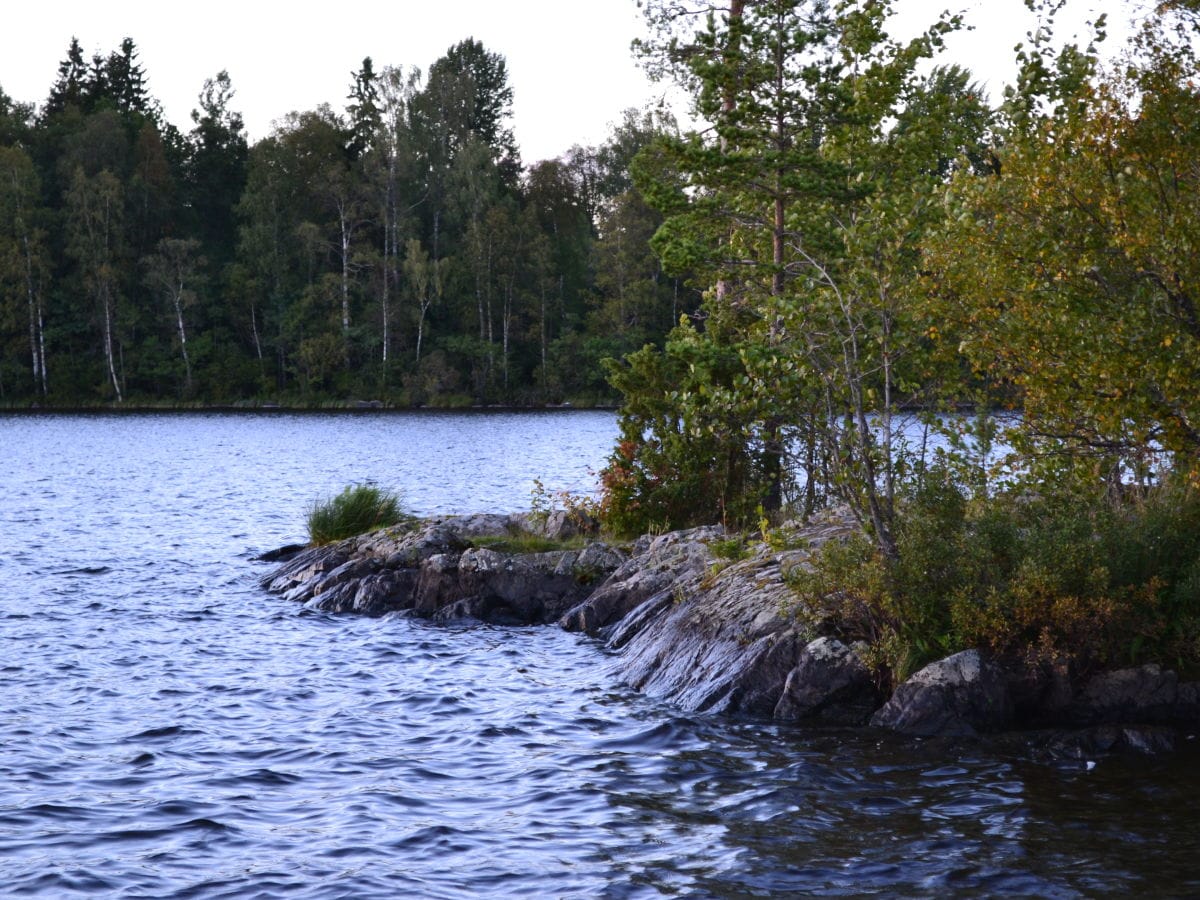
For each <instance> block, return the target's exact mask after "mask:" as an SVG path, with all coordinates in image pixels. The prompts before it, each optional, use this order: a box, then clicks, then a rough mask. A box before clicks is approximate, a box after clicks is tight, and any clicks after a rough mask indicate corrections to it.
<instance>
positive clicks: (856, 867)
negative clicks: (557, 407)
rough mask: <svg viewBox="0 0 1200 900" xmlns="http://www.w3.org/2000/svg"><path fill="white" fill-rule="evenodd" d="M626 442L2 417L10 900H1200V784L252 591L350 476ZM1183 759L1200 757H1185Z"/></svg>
mask: <svg viewBox="0 0 1200 900" xmlns="http://www.w3.org/2000/svg"><path fill="white" fill-rule="evenodd" d="M614 434H615V422H614V418H613V416H612V415H611V414H610V413H585V412H575V413H521V414H501V413H495V414H403V415H402V414H362V415H354V416H332V415H331V416H316V415H290V414H277V415H269V416H251V415H220V414H196V415H136V416H120V417H117V416H69V415H50V416H36V417H21V416H0V896H5V897H7V896H14V897H17V896H43V897H64V896H117V897H304V898H309V897H321V898H335V897H337V898H343V897H507V896H511V897H535V898H540V897H611V898H624V897H659V896H684V897H781V896H807V895H818V896H823V895H850V896H861V895H871V894H875V895H880V896H896V895H900V896H929V897H934V896H937V897H940V896H1012V895H1026V896H1036V897H1089V896H1098V895H1112V896H1156V897H1158V896H1196V895H1200V855H1198V853H1200V810H1198V808H1197V800H1196V798H1197V795H1198V792H1200V766H1197V763H1198V762H1200V755H1198V754H1197V753H1196V752H1195V748H1194V746H1193V745H1191V744H1189V745H1187V746H1186V747H1185V750H1184V751H1183V752H1181V753H1180V754H1177V755H1175V756H1173V757H1170V758H1167V759H1162V760H1139V759H1108V760H1101V761H1100V762H1099V763H1098V764H1097V765H1095V766H1094V767H1092V768H1088V767H1086V766H1084V765H1077V764H1069V765H1068V764H1060V765H1055V764H1046V763H1041V762H1035V761H1033V760H1031V759H1029V758H1028V757H1027V755H1025V754H1022V753H1021V752H1020V750H1019V748H1009V749H998V748H996V747H994V746H993V747H980V746H955V747H945V746H933V745H928V744H912V743H905V742H902V741H899V740H897V739H893V738H889V737H884V736H881V735H875V734H859V733H849V732H828V731H825V732H819V731H818V732H814V731H810V730H804V729H795V728H785V727H779V726H775V725H772V724H770V723H762V722H746V721H730V720H723V719H716V718H711V719H705V718H694V717H688V716H685V715H681V714H679V713H678V712H677V711H673V710H672V709H670V708H666V707H664V706H662V705H661V704H657V703H656V702H654V701H653V700H650V699H647V698H644V697H641V696H639V695H636V694H633V693H631V692H629V691H627V690H625V689H624V688H622V687H620V686H619V685H618V684H617V683H616V682H615V681H614V679H613V677H612V674H611V672H610V670H609V662H608V658H607V657H606V655H605V653H604V652H603V651H602V650H601V649H600V648H599V647H597V646H596V645H595V644H593V643H591V642H589V641H588V640H586V639H584V638H581V637H579V636H576V635H569V634H565V633H563V632H561V631H559V630H557V629H554V628H535V629H505V628H496V627H485V626H480V627H473V628H470V627H461V628H438V627H432V626H429V625H426V624H424V623H421V622H414V621H410V620H407V619H404V618H396V617H390V618H384V619H374V620H371V619H361V618H353V617H334V616H327V615H323V614H314V613H310V612H306V611H304V610H303V609H301V608H300V607H298V606H295V605H292V604H289V603H287V602H285V601H283V600H281V599H280V598H278V597H274V596H268V595H266V594H264V593H263V592H262V591H260V590H259V589H258V588H257V587H256V584H255V580H256V578H257V577H258V576H259V575H261V574H262V573H263V572H264V571H265V570H264V568H263V567H262V565H261V564H257V563H254V562H252V561H251V557H252V556H254V555H255V554H256V553H258V552H261V551H263V550H266V549H269V548H271V547H273V546H276V545H279V544H283V543H287V542H289V541H293V540H298V539H301V538H302V536H303V513H304V507H305V505H306V503H308V502H309V501H310V500H311V499H313V498H314V497H316V496H318V495H321V494H329V493H332V492H334V491H336V490H338V489H339V488H340V487H341V486H343V485H344V484H346V483H348V482H350V481H354V480H364V479H373V480H375V481H377V482H379V483H381V484H384V485H387V486H394V487H401V486H402V487H405V488H406V493H407V499H408V502H409V505H410V506H411V507H413V508H414V510H415V511H417V512H421V513H430V512H435V511H446V512H448V511H473V510H478V509H500V510H516V509H521V508H528V505H529V492H530V487H531V483H532V479H533V478H534V477H541V478H542V479H543V481H544V482H545V484H546V487H547V488H548V489H551V490H553V489H557V488H575V489H580V488H583V487H586V486H587V485H589V484H590V477H589V475H588V469H589V467H592V468H596V467H598V466H599V465H601V464H602V462H603V459H604V456H605V455H606V453H607V450H608V447H609V445H610V443H611V441H612V439H613V436H614ZM1193 743H1194V742H1193Z"/></svg>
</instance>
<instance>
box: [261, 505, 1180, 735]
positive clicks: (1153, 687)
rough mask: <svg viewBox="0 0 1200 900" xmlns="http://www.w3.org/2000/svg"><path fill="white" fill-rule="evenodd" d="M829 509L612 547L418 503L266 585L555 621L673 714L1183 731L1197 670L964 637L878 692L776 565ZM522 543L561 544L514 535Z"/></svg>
mask: <svg viewBox="0 0 1200 900" xmlns="http://www.w3.org/2000/svg"><path fill="white" fill-rule="evenodd" d="M853 528H854V526H853V524H852V523H851V521H850V520H849V519H848V518H847V517H845V516H839V515H837V514H836V513H831V514H829V515H827V516H826V517H825V518H823V519H818V520H816V521H813V522H810V523H807V524H805V525H804V526H803V527H802V528H798V529H796V530H795V531H794V532H793V533H791V534H790V535H789V539H788V541H787V546H788V547H789V548H799V549H783V550H776V549H773V548H772V547H770V546H768V545H767V544H765V543H758V544H754V545H751V546H750V547H748V548H747V555H746V556H745V558H743V559H738V560H730V559H726V558H723V557H722V556H721V555H720V554H719V553H718V550H719V549H722V548H721V542H722V541H723V540H724V539H725V537H726V536H725V534H724V532H723V530H722V529H721V528H720V527H719V526H709V527H704V528H695V529H690V530H687V531H677V532H670V533H667V534H663V535H658V536H650V535H647V536H643V537H641V538H639V539H638V540H637V541H635V542H634V543H633V544H632V545H631V546H627V547H617V546H613V545H610V544H607V543H605V542H602V541H599V540H588V539H586V538H585V537H584V536H583V535H580V534H579V532H578V529H577V528H576V527H575V525H574V523H573V522H572V520H571V519H570V518H569V517H567V516H566V515H564V514H562V513H556V514H552V515H551V516H550V517H548V518H542V519H538V518H535V517H533V516H531V515H529V514H523V515H497V514H481V515H472V516H450V517H435V518H430V519H425V520H421V521H418V522H415V523H410V524H409V525H406V526H403V527H396V528H391V529H385V530H383V531H378V532H373V533H371V534H366V535H361V536H359V537H356V538H351V539H348V540H346V541H342V542H340V543H336V544H329V545H326V546H323V547H313V548H298V547H294V548H283V549H281V550H280V551H276V553H274V554H269V555H268V556H267V557H264V559H268V560H270V561H280V560H282V564H281V565H280V566H279V567H278V568H277V569H276V570H274V571H273V572H271V573H270V574H269V575H267V576H266V577H265V578H263V579H262V585H263V587H265V588H266V589H267V590H270V591H272V592H275V593H279V594H282V595H283V596H284V597H286V598H288V599H290V600H294V601H296V602H301V603H304V604H306V605H307V606H308V607H310V608H312V609H316V610H323V611H327V612H337V613H342V612H353V613H359V614H364V615H372V616H378V615H383V614H386V613H393V612H403V613H406V614H409V615H413V616H417V617H421V618H425V619H429V620H432V621H435V622H452V621H456V620H478V621H483V622H490V623H495V624H503V625H535V624H553V623H557V624H558V625H560V626H561V627H563V628H566V629H568V630H571V631H580V632H585V633H587V634H589V635H591V636H593V637H595V638H597V639H598V640H600V641H602V642H603V643H604V644H605V645H606V646H607V647H608V648H609V649H610V650H612V651H614V654H615V656H616V659H617V671H618V674H619V677H620V678H621V679H622V680H623V681H625V682H627V683H628V684H629V685H630V686H632V687H633V688H635V689H637V690H639V691H642V692H645V693H646V694H649V695H651V696H654V697H657V698H660V699H663V700H666V701H668V702H671V703H673V704H675V705H676V706H678V707H679V708H680V709H682V710H685V711H690V712H704V713H724V714H735V715H738V714H740V715H749V716H755V717H770V718H774V719H776V720H780V721H788V722H799V723H812V724H814V725H835V726H869V727H874V728H878V729H886V730H889V731H892V732H895V733H899V734H902V735H909V736H913V737H919V738H929V737H949V738H960V737H967V738H970V737H974V736H977V735H984V734H998V733H1004V732H1012V731H1016V730H1021V731H1023V732H1025V733H1027V734H1028V735H1029V736H1030V740H1031V741H1032V742H1033V743H1034V744H1035V745H1036V746H1038V747H1039V748H1040V749H1042V750H1044V751H1045V752H1046V753H1048V754H1050V755H1051V756H1055V757H1069V758H1078V759H1085V758H1089V757H1093V756H1095V755H1098V754H1103V753H1107V752H1113V751H1122V750H1124V751H1133V752H1139V753H1157V752H1161V751H1167V750H1170V749H1173V748H1174V747H1175V746H1176V745H1177V743H1178V742H1179V741H1180V740H1181V739H1185V738H1190V737H1192V736H1193V735H1194V734H1195V733H1196V732H1197V730H1200V683H1194V682H1181V681H1180V680H1179V679H1178V677H1177V676H1176V674H1175V673H1174V672H1171V671H1169V670H1165V669H1162V668H1160V667H1159V666H1157V665H1153V664H1150V665H1144V666H1141V667H1137V668H1126V669H1118V670H1114V671H1108V672H1102V673H1100V674H1097V675H1095V676H1093V677H1091V678H1090V679H1088V680H1086V681H1084V682H1082V683H1075V682H1074V681H1073V680H1072V679H1070V678H1069V676H1068V673H1067V672H1065V671H1061V670H1056V669H1053V668H1048V667H1039V668H1030V667H1027V666H1022V667H1016V668H1014V667H1007V668H1006V667H1001V666H1000V665H997V664H996V663H995V662H993V661H992V660H989V659H987V658H986V657H985V656H984V655H983V654H981V653H979V652H978V651H975V650H968V651H965V652H962V653H958V654H956V655H954V656H951V657H949V658H947V659H943V660H940V661H938V662H935V663H932V664H930V665H928V666H926V667H925V668H923V669H921V670H920V671H919V672H917V673H915V674H914V675H913V676H912V677H910V678H909V679H908V680H907V681H905V682H903V683H902V684H900V685H898V686H897V687H896V688H895V690H894V691H892V692H891V695H890V696H886V695H885V694H884V693H882V692H881V691H880V689H879V686H878V685H877V684H876V683H875V681H874V679H873V677H872V674H871V672H870V671H869V669H868V668H867V666H866V665H864V663H863V662H862V660H861V659H860V658H859V656H858V653H857V650H856V648H854V647H848V646H846V645H845V644H843V643H842V642H841V641H839V640H838V639H837V638H836V636H834V635H832V634H830V633H826V632H827V631H828V630H829V629H828V628H823V627H822V626H823V624H826V623H823V622H822V621H821V620H820V618H819V617H817V616H813V615H812V614H811V613H810V614H807V615H800V614H798V610H797V609H796V604H795V598H794V595H793V594H792V591H791V589H790V588H789V586H788V584H787V576H788V574H789V573H790V572H792V571H793V570H794V569H795V568H796V567H803V566H806V565H807V564H808V560H809V558H810V557H811V555H812V554H813V553H814V551H816V550H817V549H818V548H819V547H820V546H821V545H822V544H824V543H825V542H827V541H831V540H841V539H844V538H845V537H847V536H848V535H850V534H851V533H852V532H853ZM539 541H541V542H543V543H547V544H548V545H550V544H551V542H553V543H554V544H557V545H558V546H565V547H568V549H551V550H535V551H530V550H528V549H523V548H525V547H527V546H528V545H530V544H535V545H536V544H537V543H538V542H539Z"/></svg>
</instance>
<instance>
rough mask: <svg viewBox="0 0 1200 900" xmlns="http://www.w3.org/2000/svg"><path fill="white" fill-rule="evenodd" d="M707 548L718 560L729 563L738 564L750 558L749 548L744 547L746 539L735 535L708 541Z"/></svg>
mask: <svg viewBox="0 0 1200 900" xmlns="http://www.w3.org/2000/svg"><path fill="white" fill-rule="evenodd" d="M708 547H709V549H710V550H712V552H713V554H714V555H715V556H716V557H717V558H718V559H724V560H728V561H729V562H738V561H739V560H743V559H747V558H749V556H750V548H749V547H747V546H746V539H745V538H744V537H742V536H741V535H737V534H735V535H733V536H731V537H727V538H720V539H718V540H712V541H709V543H708Z"/></svg>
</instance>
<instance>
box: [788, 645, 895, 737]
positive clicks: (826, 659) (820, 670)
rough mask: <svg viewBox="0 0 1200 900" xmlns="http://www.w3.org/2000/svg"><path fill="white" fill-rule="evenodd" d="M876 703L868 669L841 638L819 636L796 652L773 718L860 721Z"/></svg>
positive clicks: (876, 699)
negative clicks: (795, 659) (797, 657)
mask: <svg viewBox="0 0 1200 900" xmlns="http://www.w3.org/2000/svg"><path fill="white" fill-rule="evenodd" d="M878 706H879V693H878V691H877V690H876V688H875V682H874V680H873V679H872V678H871V673H870V671H869V670H868V669H867V667H866V666H865V665H863V663H862V660H860V659H859V658H858V655H857V654H856V653H855V652H854V651H853V650H851V649H850V648H849V647H847V646H846V645H845V644H843V643H842V642H841V641H839V640H837V639H835V638H830V637H823V638H818V639H817V640H815V641H813V642H811V643H810V644H809V645H808V646H807V647H805V648H804V650H803V651H802V652H801V653H800V659H799V661H798V662H797V663H796V667H795V668H794V669H792V671H791V672H789V673H788V677H787V682H786V683H785V684H784V686H783V695H782V696H781V697H780V698H779V702H778V703H777V704H776V706H775V718H776V719H782V720H784V721H792V722H795V721H815V722H822V723H826V724H831V725H864V724H866V722H867V721H868V720H869V719H870V718H871V714H872V713H873V712H875V710H876V708H878Z"/></svg>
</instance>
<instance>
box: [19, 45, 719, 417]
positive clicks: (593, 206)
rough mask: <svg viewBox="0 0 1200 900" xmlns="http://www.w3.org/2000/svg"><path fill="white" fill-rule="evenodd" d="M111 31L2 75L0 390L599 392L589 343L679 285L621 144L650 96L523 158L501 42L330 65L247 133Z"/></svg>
mask: <svg viewBox="0 0 1200 900" xmlns="http://www.w3.org/2000/svg"><path fill="white" fill-rule="evenodd" d="M149 85H150V79H149V76H148V75H147V73H146V72H145V71H144V70H143V68H142V66H141V64H140V63H139V61H138V50H137V47H136V45H135V43H134V42H133V40H132V39H126V40H124V41H122V43H121V45H120V47H119V48H117V49H116V50H114V51H112V52H111V53H109V54H108V55H104V54H99V53H97V54H95V55H93V56H92V57H91V58H90V59H87V58H86V57H85V54H84V52H83V50H82V48H81V45H80V43H79V41H78V40H76V39H73V40H72V41H71V44H70V46H69V47H68V49H67V54H66V57H65V58H64V59H63V61H62V62H61V64H60V65H59V68H58V72H57V76H56V78H55V81H54V83H53V85H52V86H51V88H50V91H49V93H48V95H47V97H46V99H45V100H44V101H43V102H42V103H41V104H40V105H36V106H35V105H34V104H30V103H22V102H18V101H16V100H14V99H13V98H11V97H9V96H7V95H6V94H5V93H4V92H3V91H2V90H0V404H5V405H28V404H31V403H38V404H57V405H80V404H81V405H90V404H109V403H117V404H120V403H156V404H177V403H183V404H191V403H197V404H204V403H234V402H249V403H264V402H272V403H285V404H312V403H321V402H326V401H344V400H348V399H352V398H357V399H368V398H369V399H378V400H382V401H385V402H388V403H394V404H400V405H417V404H453V405H456V404H467V403H548V402H549V403H556V402H563V401H576V402H595V401H602V400H611V398H612V396H613V391H612V390H611V389H610V388H609V387H608V386H607V385H606V383H605V381H604V376H603V372H602V369H601V367H600V364H599V361H600V359H602V358H605V357H609V356H620V355H622V354H624V353H625V352H628V351H630V350H633V349H636V348H637V347H639V346H641V345H642V343H643V342H646V341H653V340H656V339H661V336H662V335H663V334H665V332H666V331H667V330H669V329H670V328H671V327H672V326H673V325H674V324H675V323H676V322H677V321H678V318H679V316H680V315H681V314H684V313H690V312H692V311H693V310H694V309H695V307H696V305H697V303H698V295H697V294H696V292H695V291H693V290H690V289H688V288H685V287H684V284H683V281H682V279H681V278H679V277H669V276H667V275H666V274H665V273H664V271H663V268H662V266H661V264H660V263H659V261H658V260H657V258H656V257H655V256H654V255H653V254H652V253H651V251H650V249H649V238H650V236H651V235H653V233H654V232H655V230H656V229H657V228H658V226H659V224H660V223H661V221H662V218H661V214H660V213H658V212H657V211H656V210H654V209H652V208H651V207H650V206H649V205H648V204H647V203H646V202H645V201H644V200H643V198H642V196H641V195H640V193H639V192H638V191H637V190H636V189H635V188H634V187H633V184H632V181H631V175H630V168H631V163H632V160H633V158H634V157H635V156H636V155H637V153H638V152H639V151H640V150H641V149H642V148H643V147H645V146H647V145H649V144H650V143H652V142H653V141H654V140H655V139H656V138H657V137H658V136H659V135H661V134H667V133H671V132H672V131H674V123H673V121H672V120H670V118H669V117H667V116H665V115H663V114H661V113H656V112H653V111H635V110H630V111H628V112H627V113H626V114H625V116H624V118H623V120H622V121H621V122H619V123H615V124H614V125H613V126H612V130H611V133H610V136H609V138H608V139H607V140H606V141H605V142H604V143H602V144H601V145H599V146H594V147H582V146H573V147H571V148H570V149H569V150H567V151H565V152H564V153H563V154H562V156H561V157H560V158H558V159H552V160H543V161H539V162H535V163H533V164H531V165H525V164H523V162H522V160H521V159H520V155H519V149H518V147H517V145H516V142H515V140H514V137H513V133H512V130H511V124H510V120H511V108H512V97H513V92H512V87H511V86H510V84H509V82H508V73H507V66H506V61H505V59H504V57H503V56H501V55H500V54H498V53H495V52H492V51H490V50H488V49H487V48H485V47H484V46H483V45H482V44H481V43H480V42H478V41H476V40H473V39H466V40H463V41H461V42H459V43H458V44H456V45H454V46H453V47H451V48H449V49H448V50H447V52H446V53H445V54H444V55H443V56H442V57H440V58H439V59H438V60H436V61H435V62H434V63H433V64H432V65H431V66H430V67H429V69H428V71H426V72H422V71H421V70H419V69H417V68H413V67H402V66H385V67H383V68H381V69H376V67H375V65H374V63H373V61H372V60H371V59H370V58H367V59H364V60H363V62H362V66H361V68H360V69H358V70H357V71H355V72H353V73H350V77H349V80H348V84H347V91H348V94H347V101H346V105H345V108H344V109H342V110H335V109H333V108H331V107H330V106H328V105H322V106H320V107H318V108H316V109H312V110H307V111H303V112H292V113H289V114H287V115H285V116H283V117H282V118H281V119H280V120H278V121H277V122H276V124H275V127H274V129H273V130H272V132H271V133H270V134H269V135H268V136H266V137H265V138H263V139H261V140H259V141H257V142H255V143H254V144H250V143H249V141H248V138H247V135H246V131H245V128H244V125H243V122H242V118H241V116H240V114H239V113H238V112H237V111H236V109H235V107H234V96H235V91H234V87H233V84H232V81H231V79H230V77H229V75H228V74H227V73H226V72H220V73H218V74H217V75H215V76H214V77H213V78H212V79H209V80H207V81H205V83H204V85H203V88H202V90H201V91H200V94H199V97H198V102H197V106H196V108H195V109H194V110H193V111H192V114H191V122H192V127H191V129H190V130H188V131H186V132H184V131H181V130H179V129H178V128H176V127H175V126H174V125H172V124H171V123H169V122H167V121H166V120H165V118H164V116H163V113H162V110H161V107H160V106H159V104H158V103H157V101H156V100H155V99H154V97H153V95H152V93H151V91H150V87H149Z"/></svg>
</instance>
